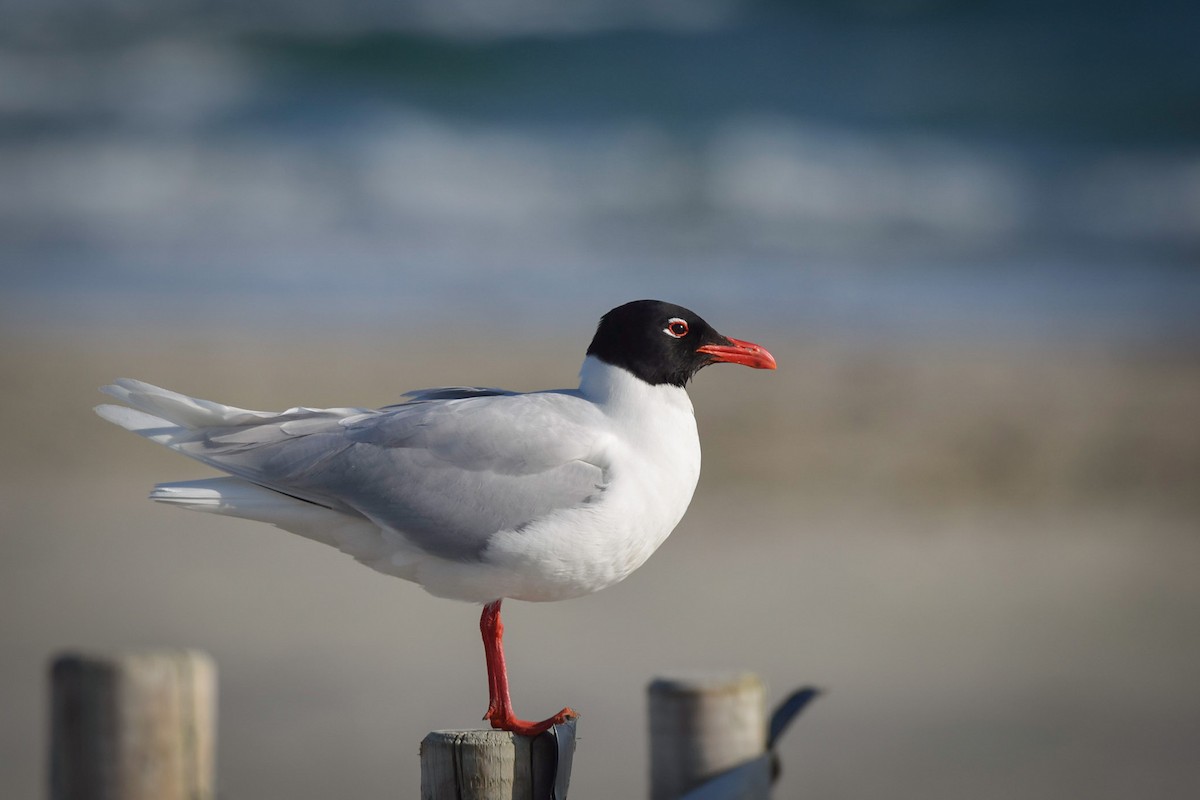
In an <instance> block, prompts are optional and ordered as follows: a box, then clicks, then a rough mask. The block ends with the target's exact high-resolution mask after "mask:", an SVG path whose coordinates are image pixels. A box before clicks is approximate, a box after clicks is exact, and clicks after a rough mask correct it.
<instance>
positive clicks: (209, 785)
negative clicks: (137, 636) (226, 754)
mask: <svg viewBox="0 0 1200 800" xmlns="http://www.w3.org/2000/svg"><path fill="white" fill-rule="evenodd" d="M50 677H51V694H52V697H51V726H50V727H51V737H50V800H212V798H213V797H214V796H215V793H214V784H213V774H214V762H215V758H214V755H215V744H216V736H215V730H214V727H215V720H216V685H217V684H216V666H215V665H214V664H213V661H212V659H210V658H209V657H208V656H207V655H205V654H204V653H200V652H197V651H194V650H149V651H143V652H134V653H125V654H120V655H113V656H99V655H81V654H66V655H62V656H60V657H58V658H56V659H55V660H54V663H53V665H52V667H51V675H50Z"/></svg>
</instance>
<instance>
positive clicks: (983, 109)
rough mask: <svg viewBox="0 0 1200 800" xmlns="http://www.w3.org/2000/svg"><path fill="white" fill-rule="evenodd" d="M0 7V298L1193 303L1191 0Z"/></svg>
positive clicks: (1140, 329) (518, 309) (26, 316)
mask: <svg viewBox="0 0 1200 800" xmlns="http://www.w3.org/2000/svg"><path fill="white" fill-rule="evenodd" d="M0 14H2V16H0V20H2V21H3V23H4V24H3V25H0V75H3V76H4V79H3V80H2V81H0V259H2V260H3V272H2V273H0V303H2V306H0V309H2V310H3V313H4V315H5V316H6V317H7V318H8V319H9V320H10V321H11V322H16V323H21V322H23V321H24V322H34V321H41V322H46V321H49V322H51V323H63V324H65V323H68V322H69V323H80V322H83V323H86V324H94V323H101V322H111V323H114V324H122V323H123V322H125V321H128V320H131V319H136V320H139V321H143V322H144V321H160V322H170V323H173V324H178V323H181V322H183V321H186V320H191V321H194V322H196V323H199V324H212V323H214V322H220V323H234V322H236V323H239V324H248V325H252V326H253V325H260V324H267V325H271V324H275V323H278V322H279V321H280V320H283V319H287V318H290V317H291V318H294V317H295V316H296V315H297V314H298V313H299V314H302V315H303V316H304V318H306V319H308V320H313V321H320V322H322V323H323V324H337V325H344V324H359V323H364V322H367V323H371V322H380V321H388V320H393V319H398V318H399V319H412V318H433V319H439V320H444V319H445V318H449V319H461V318H463V317H466V316H469V317H471V318H472V319H474V320H477V321H480V322H482V323H483V324H485V325H489V324H497V323H499V322H501V321H504V322H506V323H507V324H508V325H510V326H514V327H516V328H518V329H519V328H520V327H522V326H536V325H545V324H553V323H557V322H558V321H561V320H563V319H566V318H569V317H571V316H574V315H575V314H577V313H583V312H586V317H587V318H588V319H589V325H590V320H591V319H592V318H593V317H594V314H595V313H597V312H598V311H601V310H603V309H605V308H608V307H609V306H610V305H612V304H614V303H616V302H620V301H623V300H625V299H629V298H630V297H633V296H661V297H663V298H666V299H672V300H676V301H678V302H683V303H685V304H689V305H694V306H695V307H697V308H701V309H718V308H745V309H753V310H754V313H756V314H760V315H761V316H763V317H764V318H769V320H770V321H771V323H772V324H773V325H775V326H778V327H782V328H789V329H799V330H802V331H803V330H807V329H819V330H832V331H835V332H841V333H850V334H856V335H857V334H866V335H868V336H873V335H883V336H889V335H893V334H896V333H915V334H920V335H932V336H975V337H983V338H991V337H997V336H999V337H1004V336H1009V337H1012V336H1025V337H1027V336H1031V335H1032V336H1037V337H1044V336H1054V337H1068V338H1071V337H1086V338H1092V337H1097V336H1099V337H1103V338H1106V339H1112V338H1116V339H1121V340H1125V339H1136V340H1145V339H1150V340H1153V341H1160V340H1162V339H1178V338H1186V339H1189V340H1192V339H1194V338H1195V337H1196V336H1197V334H1200V313H1197V312H1198V311H1200V270H1197V265H1198V257H1200V102H1197V98H1200V58H1196V57H1195V31H1196V30H1200V12H1197V11H1196V10H1195V8H1194V7H1191V6H1188V5H1187V4H1176V5H1173V6H1167V5H1166V4H1161V3H1148V4H1141V5H1127V4H1116V3H1101V4H1096V3H1082V2H1068V3H1058V4H1053V5H1052V6H1050V7H1046V6H1043V5H1042V4H1035V3H989V2H972V3H948V2H935V1H934V0H924V1H921V0H911V1H909V2H903V3H876V2H871V1H870V0H858V1H856V2H815V3H808V4H792V3H782V2H776V3H770V2H767V3H740V2H733V0H705V1H704V2H697V3H683V2H676V1H675V0H656V2H650V3H645V4H623V3H617V4H611V3H601V2H596V1H595V0H591V1H589V0H575V2H568V3H551V2H543V1H542V0H506V2H500V3H487V4H478V6H477V7H475V8H473V9H472V8H468V7H466V6H465V5H464V4H443V3H439V2H434V0H413V1H412V2H404V3H382V2H374V1H373V0H354V2H349V3H339V4H337V6H336V8H335V7H331V6H329V5H327V4H322V3H315V2H309V3H294V2H286V3H285V2H282V0H276V1H274V2H256V3H252V4H234V3H201V2H196V1H194V0H177V1H176V2H149V1H148V0H123V1H121V2H117V1H116V0H113V1H112V2H99V3H96V2H89V3H82V2H77V0H58V1H57V2H40V3H23V2H8V3H6V4H5V5H3V6H0ZM714 313H715V312H714ZM716 316H718V317H719V316H720V315H716ZM515 320H520V321H515Z"/></svg>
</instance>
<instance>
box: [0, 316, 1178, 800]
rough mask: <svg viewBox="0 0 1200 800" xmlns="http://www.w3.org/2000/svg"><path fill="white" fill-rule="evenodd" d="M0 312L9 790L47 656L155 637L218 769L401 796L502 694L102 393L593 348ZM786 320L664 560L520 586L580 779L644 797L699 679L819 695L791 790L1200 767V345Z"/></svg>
mask: <svg viewBox="0 0 1200 800" xmlns="http://www.w3.org/2000/svg"><path fill="white" fill-rule="evenodd" d="M0 332H2V333H3V341H4V347H3V348H2V349H0V374H3V376H4V380H3V381H2V382H0V404H2V409H3V413H4V418H5V419H6V420H7V421H8V424H7V425H6V437H5V439H6V443H5V458H4V459H3V462H2V463H0V470H2V471H0V497H2V500H0V607H2V608H3V609H4V612H3V614H2V615H0V634H2V637H3V642H4V646H3V648H2V649H0V679H2V680H0V709H3V717H2V721H0V788H2V789H3V794H4V795H5V796H6V797H14V798H16V797H39V796H42V795H43V793H44V785H43V784H44V772H45V764H44V747H45V738H46V729H45V722H46V705H47V695H46V691H47V689H46V676H45V670H46V665H47V662H48V660H49V659H50V658H51V657H52V655H53V654H55V653H57V652H60V651H62V650H64V649H75V648H79V649H93V648H94V649H117V648H132V647H143V646H153V645H170V646H191V647H199V648H202V649H204V650H207V651H208V652H210V653H211V654H213V656H214V657H215V658H216V660H217V662H218V665H219V669H220V681H221V683H220V691H221V700H220V740H219V757H218V769H219V773H220V780H219V785H220V795H221V797H223V798H226V799H232V798H272V797H288V798H293V800H304V799H305V798H314V799H315V798H327V797H348V798H350V797H362V798H366V797H388V796H390V797H411V796H414V795H415V793H416V791H417V786H418V762H417V745H418V742H419V741H420V739H421V738H422V736H423V735H424V734H425V733H426V732H427V731H429V730H432V729H436V728H453V727H468V726H473V725H476V724H478V719H479V716H480V715H481V713H482V711H483V708H484V705H485V704H486V685H485V681H484V674H483V659H482V655H481V648H480V645H479V643H478V641H477V639H478V632H477V628H476V621H477V609H476V608H475V607H473V606H470V605H466V604H457V603H453V602H449V601H443V600H438V599H435V598H432V597H429V596H427V595H426V594H424V593H423V592H422V591H421V590H420V589H419V588H418V587H416V586H412V585H409V584H406V583H403V582H401V581H398V580H395V579H392V578H387V577H384V576H382V575H379V574H376V573H374V572H372V571H370V570H368V569H366V568H364V567H362V566H361V565H358V564H356V563H354V562H353V561H352V560H350V559H348V558H347V557H345V556H342V555H340V554H339V553H337V552H335V551H332V550H327V549H325V548H323V547H321V546H320V545H317V544H314V543H312V542H308V541H304V540H301V539H299V538H297V537H293V536H291V535H289V534H286V533H283V532H280V531H278V530H275V529H273V528H270V527H267V526H263V525H256V524H253V523H248V522H239V521H234V520H228V519H220V518H214V517H208V516H204V515H199V514H188V513H182V512H179V511H176V510H173V509H169V508H163V507H159V506H156V505H153V504H151V503H148V502H146V501H145V500H144V497H145V494H146V492H147V490H148V489H149V487H150V486H151V485H152V484H153V483H155V482H156V481H165V480H179V479H184V478H188V477H199V476H203V475H206V474H209V473H208V472H207V471H206V470H205V469H204V468H203V467H201V466H199V465H197V464H193V463H190V462H188V461H187V460H185V459H183V458H181V457H179V456H176V455H174V454H172V453H169V452H167V451H165V450H162V449H160V448H156V447H153V446H151V445H150V444H148V443H145V442H141V441H139V440H137V439H136V438H135V437H133V436H131V435H129V434H128V433H125V432H123V431H121V430H118V429H116V428H115V427H113V426H110V425H107V424H105V423H104V422H102V421H101V420H99V419H98V418H96V417H95V416H94V415H93V414H92V413H91V406H92V405H94V404H96V403H97V402H101V401H102V400H103V398H102V396H101V395H99V394H98V393H97V392H96V388H97V387H98V386H100V385H102V384H103V383H105V382H107V381H109V380H111V379H112V378H115V377H119V376H128V377H137V378H141V379H144V380H148V381H151V382H154V383H159V384H161V385H165V386H168V387H171V388H174V389H177V390H179V391H183V392H186V393H189V394H194V395H199V396H202V397H209V398H212V399H216V400H220V401H223V402H228V403H232V404H236V405H241V406H246V407H250V408H272V409H274V408H284V407H287V406H292V405H298V404H303V405H314V406H321V405H350V404H356V405H366V406H374V405H381V404H384V403H388V402H394V401H396V400H397V399H398V396H399V394H400V393H401V392H403V391H405V390H408V389H414V388H419V387H424V386H436V385H444V384H460V383H463V382H476V383H479V384H483V385H505V386H507V387H508V388H514V389H536V388H546V387H550V386H564V385H569V384H571V383H572V381H573V380H574V376H575V372H576V370H577V368H578V362H579V358H580V351H581V349H582V347H581V345H580V343H578V342H573V341H570V342H559V341H554V342H550V343H546V342H541V341H537V340H534V339H531V338H526V339H519V338H517V339H512V340H509V341H506V340H500V339H497V338H496V337H495V336H492V337H491V339H490V345H489V348H488V349H487V350H486V351H484V350H481V349H480V348H478V347H473V346H472V343H473V342H477V341H478V340H477V339H473V338H472V337H471V335H470V332H469V331H463V332H461V333H462V336H461V337H457V338H456V337H452V338H450V339H449V340H447V341H441V342H439V343H437V344H423V345H422V346H420V347H413V346H412V338H411V337H412V331H404V330H383V329H379V330H375V331H373V332H371V333H369V334H363V335H362V336H361V337H360V338H357V339H354V341H357V342H358V343H359V346H358V347H356V348H350V347H348V346H347V345H348V344H350V343H351V341H352V340H351V339H350V338H349V337H348V336H347V338H345V339H343V340H332V341H331V340H328V339H325V340H317V339H315V337H311V336H310V337H305V336H303V335H300V336H297V337H294V338H290V339H289V338H287V337H286V336H284V335H282V334H280V335H277V336H275V337H269V338H266V339H264V338H262V337H261V336H260V335H257V334H254V333H252V332H249V331H239V330H225V331H223V332H221V333H217V334H214V333H211V332H209V333H188V332H179V331H175V332H171V331H165V330H161V329H142V330H138V329H120V330H118V329H101V330H92V331H83V330H79V331H74V332H72V331H70V330H63V329H55V330H36V329H22V330H20V331H17V330H5V331H0ZM747 335H749V332H747ZM763 341H764V344H768V345H769V346H770V347H771V349H772V351H773V352H774V353H775V355H776V357H777V358H778V360H779V363H780V370H779V371H778V373H776V374H770V375H767V374H760V373H748V372H747V371H744V370H735V369H732V368H724V369H718V368H714V369H712V370H706V371H705V372H703V373H701V375H700V376H699V377H698V379H697V382H696V384H695V386H694V388H693V390H692V398H693V401H694V403H695V405H696V409H697V417H698V420H699V424H700V429H701V439H702V443H703V445H704V453H705V459H706V461H705V466H704V474H703V475H702V477H701V482H700V487H699V489H698V492H697V496H696V499H695V501H694V503H693V506H692V509H691V510H690V511H689V513H688V515H687V517H686V518H685V519H684V521H683V523H682V524H681V525H680V527H679V528H678V529H677V530H676V532H675V534H674V535H673V536H672V538H671V539H670V540H669V541H668V542H667V544H666V545H665V546H664V547H663V548H662V550H661V551H660V552H659V553H658V554H656V555H655V557H654V558H652V559H651V560H650V562H649V563H648V564H647V565H646V566H645V567H644V568H643V569H641V570H640V571H638V572H637V573H635V574H634V575H633V576H632V577H631V578H629V579H628V580H627V581H626V582H625V583H623V584H622V585H620V586H617V587H614V588H612V589H610V590H608V591H605V592H602V593H599V594H597V595H593V596H590V597H587V598H583V599H580V600H575V601H571V602H568V603H560V604H547V605H534V604H526V603H512V604H511V608H509V607H508V606H506V622H507V625H508V648H509V658H510V670H511V675H512V679H513V689H514V693H515V700H516V702H517V707H518V710H520V711H521V712H522V713H524V714H527V715H529V716H531V717H532V716H537V715H541V714H545V713H550V712H552V711H554V710H556V709H557V708H559V707H560V706H562V705H563V704H568V703H569V704H570V705H572V706H574V707H575V708H577V709H579V710H580V711H581V713H582V719H581V721H580V727H579V732H580V740H579V749H578V753H577V756H576V759H575V772H574V780H573V793H572V796H573V797H579V798H589V797H592V798H597V797H641V796H644V795H645V793H646V786H647V778H646V735H645V731H646V720H645V717H644V714H645V712H644V690H645V686H646V684H647V683H648V682H649V681H650V680H651V679H652V678H653V677H654V676H656V675H660V674H669V673H671V672H673V671H678V670H693V669H737V670H741V669H747V670H752V671H755V672H757V673H759V674H760V675H762V676H763V678H764V679H765V680H766V682H767V684H768V692H769V699H770V701H778V700H779V699H781V698H782V697H783V696H784V695H786V693H787V692H788V691H790V690H791V689H793V688H795V687H797V686H799V685H802V684H815V685H817V686H820V687H822V688H824V689H825V690H826V691H827V695H826V696H824V697H822V698H821V699H820V701H819V702H818V703H816V704H815V705H814V706H813V707H812V708H811V709H810V711H809V712H807V713H806V714H805V716H804V717H803V718H802V719H801V720H800V721H799V722H798V723H797V725H796V728H795V729H794V730H793V731H791V732H790V733H789V735H788V736H787V737H786V738H785V739H784V741H783V743H782V749H781V752H780V756H781V759H782V763H783V769H784V772H783V778H782V783H781V784H780V787H779V790H778V793H777V796H778V797H781V798H788V797H797V798H800V797H804V798H843V797H844V798H862V797H882V796H887V797H891V798H930V797H946V798H953V797H972V798H984V799H985V800H986V798H993V797H994V798H1000V797H1005V798H1011V797H1021V798H1027V799H1029V800H1038V799H1039V798H1046V799H1047V800H1048V799H1049V798H1061V797H1090V798H1095V799H1099V798H1113V799H1114V800H1116V798H1127V797H1131V796H1139V797H1162V798H1176V797H1177V798H1183V797H1191V796H1196V795H1197V794H1200V761H1198V760H1197V759H1196V756H1195V754H1196V751H1197V747H1198V746H1200V727H1198V723H1197V720H1200V689H1197V687H1196V680H1195V677H1196V675H1197V674H1200V637H1198V636H1197V625H1198V623H1200V580H1197V576H1198V575H1200V537H1198V536H1197V531H1198V530H1200V526H1198V524H1197V523H1198V522H1200V492H1197V491H1196V487H1197V486H1200V424H1198V423H1197V409H1200V353H1197V351H1196V350H1194V349H1189V348H1170V347H1158V348H1155V349H1136V348H1120V347H1113V346H1105V347H1101V346H1099V345H1091V346H1089V345H1087V344H1086V343H1079V344H1074V345H1067V344H1060V345H1055V346H1035V345H1034V344H1024V345H1008V346H1006V345H1003V344H993V345H986V346H985V345H980V344H977V343H976V344H959V345H955V344H946V343H941V344H931V343H929V342H919V341H901V342H894V343H890V344H882V343H880V342H873V343H862V342H857V343H856V342H847V341H832V340H827V339H818V340H815V341H813V340H808V341H806V340H803V339H801V338H800V337H797V336H794V335H793V336H792V338H790V339H787V340H783V341H771V340H769V339H767V338H766V337H763ZM314 364H319V365H320V370H319V371H317V370H314V369H312V366H313V365H314ZM514 370H517V371H516V372H514Z"/></svg>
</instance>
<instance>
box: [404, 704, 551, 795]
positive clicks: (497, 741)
mask: <svg viewBox="0 0 1200 800" xmlns="http://www.w3.org/2000/svg"><path fill="white" fill-rule="evenodd" d="M574 752H575V721H574V720H571V721H569V722H566V723H563V724H562V725H555V726H554V727H553V728H551V729H550V730H548V731H546V732H545V733H543V734H541V735H540V736H517V735H516V734H514V733H508V732H506V731H492V730H465V731H433V732H432V733H430V734H429V735H428V736H426V737H425V739H424V740H423V741H422V742H421V800H566V796H567V783H568V781H569V780H570V777H571V759H572V756H573V754H574Z"/></svg>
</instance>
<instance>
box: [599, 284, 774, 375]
mask: <svg viewBox="0 0 1200 800" xmlns="http://www.w3.org/2000/svg"><path fill="white" fill-rule="evenodd" d="M587 354H588V355H589V356H595V357H596V358H598V359H600V360H601V361H603V362H605V363H606V364H611V365H613V366H614V367H621V368H622V369H626V370H628V371H629V372H632V373H633V374H634V375H636V376H637V377H639V378H641V379H642V380H644V381H645V382H646V383H649V384H650V385H652V386H657V385H659V384H664V383H667V384H671V385H673V386H685V385H687V382H688V381H689V380H691V378H692V376H693V375H695V374H696V373H697V372H698V371H699V370H700V369H701V368H702V367H706V366H708V365H709V364H715V363H717V362H721V361H725V362H730V363H734V364H744V365H745V366H748V367H755V368H757V369H775V359H774V358H773V357H772V356H771V354H770V353H768V352H767V351H766V350H764V349H763V348H761V347H759V346H758V345H756V344H753V343H752V342H743V341H740V340H738V339H730V338H728V337H726V336H722V335H721V334H719V333H717V332H716V331H715V330H714V329H713V327H712V326H711V325H709V324H708V323H707V322H705V321H704V319H703V318H702V317H701V316H700V315H699V314H696V313H695V312H693V311H689V310H688V309H686V308H684V307H683V306H677V305H674V304H673V303H664V302H662V301H661V300H634V301H633V302H632V303H626V304H625V305H623V306H618V307H616V308H614V309H613V310H612V311H609V312H608V313H607V314H605V315H604V316H603V317H601V318H600V325H599V326H597V328H596V335H595V336H594V337H593V338H592V343H591V344H590V345H589V346H588V350H587Z"/></svg>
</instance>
